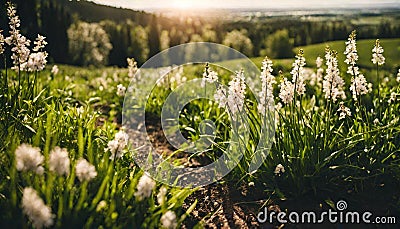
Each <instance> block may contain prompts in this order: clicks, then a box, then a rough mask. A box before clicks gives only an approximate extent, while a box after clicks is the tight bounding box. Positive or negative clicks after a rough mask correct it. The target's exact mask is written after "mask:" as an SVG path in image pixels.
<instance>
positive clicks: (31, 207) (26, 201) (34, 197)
mask: <svg viewBox="0 0 400 229" xmlns="http://www.w3.org/2000/svg"><path fill="white" fill-rule="evenodd" d="M21 205H22V212H23V213H24V214H25V215H27V216H28V218H29V220H30V221H31V223H32V226H33V227H35V228H43V227H50V226H52V225H53V219H54V218H55V216H54V215H53V214H52V212H51V208H50V207H49V206H47V205H45V203H44V202H43V200H42V199H41V198H40V196H39V195H38V194H37V192H36V191H35V190H34V189H33V188H31V187H27V188H24V190H23V193H22V201H21Z"/></svg>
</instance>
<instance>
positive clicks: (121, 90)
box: [117, 84, 126, 97]
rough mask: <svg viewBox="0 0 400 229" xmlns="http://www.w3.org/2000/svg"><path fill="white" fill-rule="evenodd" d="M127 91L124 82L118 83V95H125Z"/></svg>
mask: <svg viewBox="0 0 400 229" xmlns="http://www.w3.org/2000/svg"><path fill="white" fill-rule="evenodd" d="M125 91H126V87H124V85H122V84H118V85H117V95H118V96H121V97H122V96H124V95H125Z"/></svg>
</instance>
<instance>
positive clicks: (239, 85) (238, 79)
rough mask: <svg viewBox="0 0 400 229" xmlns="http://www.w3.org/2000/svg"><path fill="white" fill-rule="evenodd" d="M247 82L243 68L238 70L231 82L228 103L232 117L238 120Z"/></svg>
mask: <svg viewBox="0 0 400 229" xmlns="http://www.w3.org/2000/svg"><path fill="white" fill-rule="evenodd" d="M245 92H246V84H245V81H244V73H243V70H241V71H238V72H236V75H235V77H234V78H233V80H231V81H230V82H229V92H228V98H227V104H228V107H229V111H230V112H231V115H232V119H233V120H236V113H237V112H240V111H242V109H243V105H244V99H245Z"/></svg>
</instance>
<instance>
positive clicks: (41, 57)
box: [21, 52, 48, 72]
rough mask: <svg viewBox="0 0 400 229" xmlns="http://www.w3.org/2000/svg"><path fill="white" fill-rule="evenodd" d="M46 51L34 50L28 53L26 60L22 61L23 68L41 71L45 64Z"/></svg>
mask: <svg viewBox="0 0 400 229" xmlns="http://www.w3.org/2000/svg"><path fill="white" fill-rule="evenodd" d="M47 56H48V54H47V52H35V53H31V54H30V55H29V58H28V61H27V62H26V63H24V64H23V65H21V66H23V70H27V71H30V72H33V71H42V70H43V69H44V68H45V67H46V64H47V60H46V58H47Z"/></svg>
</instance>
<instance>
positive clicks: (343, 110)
mask: <svg viewBox="0 0 400 229" xmlns="http://www.w3.org/2000/svg"><path fill="white" fill-rule="evenodd" d="M338 112H340V116H339V120H342V119H344V118H345V117H346V116H349V117H350V116H351V111H350V108H348V107H346V106H345V105H344V103H343V102H340V105H339V109H338Z"/></svg>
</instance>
